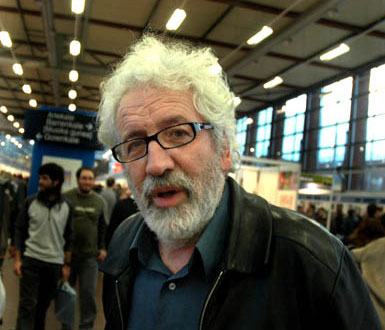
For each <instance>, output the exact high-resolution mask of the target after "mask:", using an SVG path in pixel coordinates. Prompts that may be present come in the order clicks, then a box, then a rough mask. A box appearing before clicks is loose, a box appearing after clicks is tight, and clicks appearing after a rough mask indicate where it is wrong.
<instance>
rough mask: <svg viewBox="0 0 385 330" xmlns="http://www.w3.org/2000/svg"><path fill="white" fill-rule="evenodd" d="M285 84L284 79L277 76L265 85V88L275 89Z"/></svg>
mask: <svg viewBox="0 0 385 330" xmlns="http://www.w3.org/2000/svg"><path fill="white" fill-rule="evenodd" d="M282 83H283V79H282V78H281V77H280V76H276V77H274V79H272V80H270V81H268V82H267V83H265V84H264V85H263V88H266V89H268V88H274V87H276V86H278V85H279V84H282Z"/></svg>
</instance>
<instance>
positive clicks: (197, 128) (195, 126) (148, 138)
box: [111, 122, 214, 164]
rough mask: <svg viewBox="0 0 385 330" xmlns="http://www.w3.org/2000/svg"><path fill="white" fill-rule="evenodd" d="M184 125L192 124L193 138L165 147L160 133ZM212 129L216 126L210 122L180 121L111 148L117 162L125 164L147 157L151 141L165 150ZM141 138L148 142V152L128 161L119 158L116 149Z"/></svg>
mask: <svg viewBox="0 0 385 330" xmlns="http://www.w3.org/2000/svg"><path fill="white" fill-rule="evenodd" d="M182 125H190V126H191V128H192V130H193V133H194V136H193V138H192V139H191V140H190V141H189V142H186V143H183V144H181V145H178V146H175V147H165V146H163V145H162V143H161V142H160V141H159V139H158V135H159V134H160V133H162V132H164V131H166V130H168V129H170V128H173V127H178V126H182ZM211 129H214V126H212V125H211V124H209V123H196V122H190V123H180V124H176V125H172V126H169V127H166V128H164V129H162V130H160V131H159V132H157V133H155V134H153V135H150V136H145V137H142V138H135V139H130V140H127V141H123V142H120V143H119V144H117V145H115V146H113V147H112V148H111V151H112V155H113V156H114V158H115V160H116V161H117V162H119V163H124V164H127V163H132V162H134V161H136V160H138V159H141V158H143V157H145V156H146V155H147V154H148V145H149V143H150V142H151V141H156V142H157V143H158V144H159V145H160V146H161V147H162V148H163V149H165V150H167V149H175V148H180V147H183V146H185V145H186V144H189V143H191V142H193V141H194V140H195V138H196V136H197V132H199V131H203V130H211ZM140 140H144V142H145V143H146V152H145V153H144V154H143V156H140V157H138V158H135V159H132V160H130V161H127V162H125V161H121V160H119V157H118V153H117V151H116V150H117V148H118V147H119V146H121V145H122V144H126V143H128V142H132V141H140Z"/></svg>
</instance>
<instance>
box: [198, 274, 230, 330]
mask: <svg viewBox="0 0 385 330" xmlns="http://www.w3.org/2000/svg"><path fill="white" fill-rule="evenodd" d="M223 274H224V271H223V270H221V272H220V273H219V275H218V277H217V279H216V280H215V283H214V285H213V287H212V289H211V291H210V293H209V295H208V297H207V299H206V301H205V304H204V305H203V311H202V315H201V320H200V322H199V330H202V329H203V320H204V318H205V314H206V310H207V306H208V304H209V302H210V299H211V297H212V296H213V294H214V291H215V289H216V288H217V286H218V284H219V282H220V280H221V278H222V275H223Z"/></svg>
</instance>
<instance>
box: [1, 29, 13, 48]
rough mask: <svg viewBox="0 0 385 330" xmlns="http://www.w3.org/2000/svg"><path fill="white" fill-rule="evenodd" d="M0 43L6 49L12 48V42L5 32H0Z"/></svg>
mask: <svg viewBox="0 0 385 330" xmlns="http://www.w3.org/2000/svg"><path fill="white" fill-rule="evenodd" d="M0 41H1V44H2V45H3V46H4V47H7V48H11V47H12V40H11V37H10V36H9V33H8V32H7V31H1V32H0Z"/></svg>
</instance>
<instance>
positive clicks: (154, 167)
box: [146, 141, 175, 176]
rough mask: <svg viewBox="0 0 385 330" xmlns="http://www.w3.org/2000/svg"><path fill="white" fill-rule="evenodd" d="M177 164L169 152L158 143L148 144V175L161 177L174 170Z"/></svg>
mask: <svg viewBox="0 0 385 330" xmlns="http://www.w3.org/2000/svg"><path fill="white" fill-rule="evenodd" d="M174 168H175V163H174V161H173V159H172V158H171V156H170V155H169V153H168V152H167V150H165V149H163V148H162V147H161V146H160V144H159V143H158V142H157V141H151V142H150V143H149V144H148V153H147V164H146V174H149V175H155V176H160V175H162V174H163V173H164V172H166V171H168V170H173V169H174Z"/></svg>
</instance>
